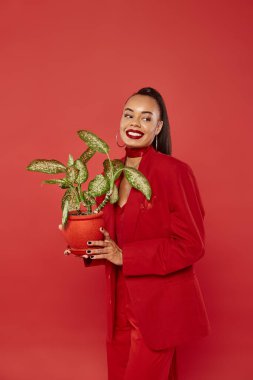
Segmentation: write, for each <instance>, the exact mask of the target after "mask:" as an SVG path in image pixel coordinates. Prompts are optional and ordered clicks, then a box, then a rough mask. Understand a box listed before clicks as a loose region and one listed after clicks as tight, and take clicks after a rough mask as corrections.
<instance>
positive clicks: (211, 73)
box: [0, 0, 253, 380]
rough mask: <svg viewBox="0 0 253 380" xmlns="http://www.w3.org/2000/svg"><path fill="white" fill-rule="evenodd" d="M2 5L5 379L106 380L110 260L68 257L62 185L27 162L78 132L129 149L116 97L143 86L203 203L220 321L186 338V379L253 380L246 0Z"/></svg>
mask: <svg viewBox="0 0 253 380" xmlns="http://www.w3.org/2000/svg"><path fill="white" fill-rule="evenodd" d="M0 13H1V16H0V18H1V19H0V25H1V58H0V66H1V71H0V83H1V86H0V87H1V101H0V106H1V111H0V119H1V143H2V144H1V145H2V147H1V193H2V195H1V235H2V237H1V243H2V246H1V257H0V276H1V288H0V292H1V300H0V304H1V313H0V336H1V338H0V339H1V345H0V379H1V380H23V379H24V380H34V379H36V380H42V379H43V380H44V379H48V380H69V379H71V380H79V379H80V380H81V379H86V378H87V379H89V380H93V379H94V380H97V379H100V380H105V379H106V354H105V299H104V294H105V289H104V285H105V281H104V269H103V267H101V268H100V267H99V268H90V269H85V268H84V266H83V264H82V262H81V261H80V260H79V259H77V258H74V257H65V256H64V255H63V250H64V247H65V244H64V241H63V239H62V236H61V234H60V232H59V231H58V224H59V223H60V218H61V210H60V200H61V196H62V190H61V189H60V188H58V187H54V186H49V185H44V186H41V181H42V180H43V179H46V178H48V177H50V176H47V175H43V174H38V173H30V172H27V171H26V170H25V167H26V165H27V164H28V163H29V162H30V161H31V160H32V159H34V158H56V159H59V160H61V161H63V162H65V163H66V161H67V158H68V154H69V153H72V154H73V155H74V157H75V158H77V157H78V156H79V155H80V153H81V152H82V151H83V150H84V148H85V145H84V143H83V142H82V141H81V140H80V139H79V138H78V136H77V134H76V131H77V130H78V129H89V130H92V131H94V132H96V133H98V134H99V135H100V136H101V137H102V138H104V139H105V140H106V141H107V142H108V143H109V144H110V146H111V157H112V158H115V157H119V156H121V155H122V150H120V148H117V147H116V144H115V133H116V132H117V130H118V127H119V120H120V116H121V112H122V107H123V104H124V101H125V100H126V98H127V97H128V96H129V95H130V94H131V93H132V92H134V91H136V90H138V89H139V88H141V87H143V86H152V87H154V88H156V89H157V90H158V91H160V92H161V94H162V95H163V96H164V99H165V101H166V104H167V107H168V113H169V118H170V122H171V129H172V141H173V155H174V156H175V157H177V158H179V159H182V160H184V161H186V162H188V163H189V164H190V165H191V166H192V168H193V170H194V172H195V175H196V177H197V180H198V184H199V188H200V191H201V194H202V198H203V203H204V206H205V210H206V231H207V243H206V255H205V257H204V258H203V259H202V260H201V261H199V262H198V263H197V264H196V271H197V274H198V277H199V281H200V284H201V287H202V291H203V295H204V298H205V302H206V306H207V311H208V314H209V317H210V322H211V324H212V334H211V335H210V336H209V337H207V338H204V339H201V340H199V341H195V342H192V343H190V344H188V345H185V346H181V347H180V349H179V350H178V357H179V367H180V368H179V370H180V380H203V379H204V380H209V379H210V380H213V379H215V380H224V379H230V380H238V379H240V380H249V379H251V378H252V376H253V371H252V367H251V363H252V360H251V359H252V338H253V336H252V335H253V331H252V328H251V324H252V317H253V313H252V296H251V295H250V288H251V285H252V264H253V259H252V248H253V247H252V240H251V238H252V212H253V207H252V206H253V204H252V194H253V191H252V190H253V189H252V177H250V174H251V172H252V170H251V167H250V163H251V162H252V145H251V144H252V125H251V129H250V116H251V110H250V100H251V101H252V97H251V95H252V93H251V91H250V85H251V84H252V71H251V69H252V41H251V37H252V29H251V26H252V20H251V16H252V2H251V1H247V0H245V1H239V0H237V1H224V0H219V1H218V0H214V1H203V0H202V1H197V0H196V1H194V0H185V1H177V2H172V1H168V0H166V1H143V0H142V1H139V2H136V1H132V0H129V1H127V2H126V1H121V0H118V1H106V2H105V1H104V2H102V1H101V2H100V3H99V4H98V3H97V2H95V3H94V4H93V5H92V4H91V3H90V2H88V1H81V0H80V1H78V0H71V1H66V0H65V1H52V0H43V1H42V0H37V1H32V0H30V1H28V0H26V1H25V0H23V1H22V0H19V1H17V0H16V1H14V0H13V1H11V0H9V1H8V0H3V1H1V3H0ZM103 159H104V157H103V155H101V154H98V155H97V157H96V158H94V160H93V161H92V163H90V166H89V167H90V170H91V175H92V176H93V175H95V174H96V173H97V172H100V170H101V163H102V161H103Z"/></svg>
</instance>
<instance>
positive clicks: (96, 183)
mask: <svg viewBox="0 0 253 380" xmlns="http://www.w3.org/2000/svg"><path fill="white" fill-rule="evenodd" d="M88 190H89V192H90V194H91V195H92V196H93V197H99V196H100V195H103V194H105V193H106V192H107V191H109V190H110V182H109V180H108V178H107V177H104V176H103V174H98V175H97V176H96V177H95V178H94V179H93V180H92V181H90V183H89V186H88Z"/></svg>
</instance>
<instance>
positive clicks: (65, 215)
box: [62, 199, 69, 226]
mask: <svg viewBox="0 0 253 380" xmlns="http://www.w3.org/2000/svg"><path fill="white" fill-rule="evenodd" d="M68 208H69V201H68V199H66V200H65V202H64V206H63V210H62V225H63V226H65V224H66V223H67V220H68Z"/></svg>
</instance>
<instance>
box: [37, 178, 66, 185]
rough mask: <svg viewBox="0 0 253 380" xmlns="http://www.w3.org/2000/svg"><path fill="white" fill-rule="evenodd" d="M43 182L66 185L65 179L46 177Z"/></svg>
mask: <svg viewBox="0 0 253 380" xmlns="http://www.w3.org/2000/svg"><path fill="white" fill-rule="evenodd" d="M42 183H47V184H49V185H64V184H65V181H64V179H46V180H45V181H42Z"/></svg>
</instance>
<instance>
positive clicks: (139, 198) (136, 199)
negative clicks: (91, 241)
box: [115, 146, 156, 242]
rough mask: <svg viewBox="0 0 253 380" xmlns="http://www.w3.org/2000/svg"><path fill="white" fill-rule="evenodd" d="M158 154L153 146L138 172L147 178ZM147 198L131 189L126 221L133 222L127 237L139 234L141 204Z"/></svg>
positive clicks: (117, 184) (123, 160) (141, 162)
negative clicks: (137, 228)
mask: <svg viewBox="0 0 253 380" xmlns="http://www.w3.org/2000/svg"><path fill="white" fill-rule="evenodd" d="M155 154H156V151H155V149H154V148H153V146H151V148H150V149H149V150H148V151H147V152H146V153H145V154H144V155H143V157H142V159H141V161H140V165H139V167H138V170H139V171H140V172H141V173H142V174H143V175H145V176H147V175H148V172H149V168H150V163H151V161H152V157H153V156H154V155H155ZM120 160H121V161H122V162H123V163H124V162H125V157H123V158H121V159H120ZM122 178H123V175H121V176H120V177H119V178H118V180H117V181H116V182H115V185H116V186H117V187H118V188H119V186H120V183H121V180H122ZM145 199H146V197H145V196H144V195H143V194H142V192H141V191H139V190H137V189H135V188H133V187H132V188H131V190H130V193H129V196H128V199H127V203H126V205H125V211H124V213H125V218H126V220H131V221H132V222H131V223H129V224H128V226H127V229H126V230H127V235H128V236H129V237H130V238H131V240H132V238H133V236H135V235H136V234H137V231H136V225H137V222H138V218H139V216H140V209H141V204H142V203H143V202H144V200H145ZM128 236H125V237H124V241H125V242H127V240H128V239H127V237H128Z"/></svg>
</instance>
